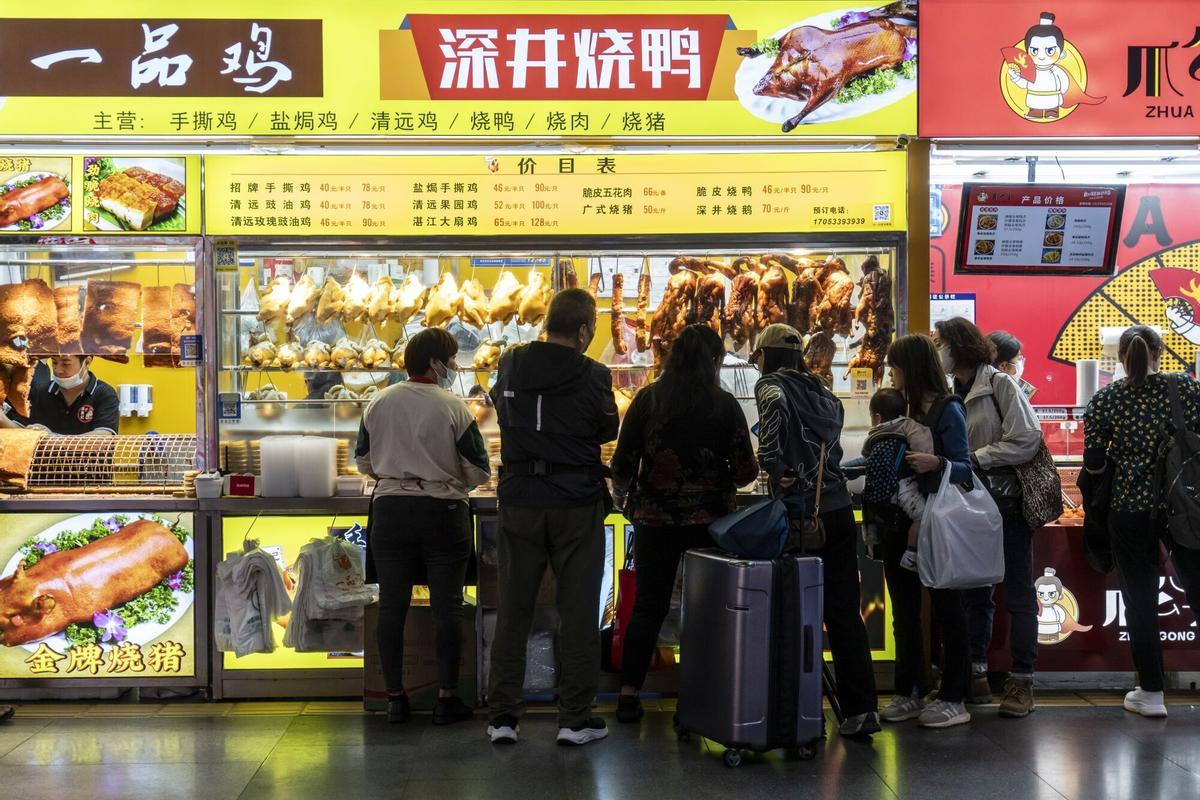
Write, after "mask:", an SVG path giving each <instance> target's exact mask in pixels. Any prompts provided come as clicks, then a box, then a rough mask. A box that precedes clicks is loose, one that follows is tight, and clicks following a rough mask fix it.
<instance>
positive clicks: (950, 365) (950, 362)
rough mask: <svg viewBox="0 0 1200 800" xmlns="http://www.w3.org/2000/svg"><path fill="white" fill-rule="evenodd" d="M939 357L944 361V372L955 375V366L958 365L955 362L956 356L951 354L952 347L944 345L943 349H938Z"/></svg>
mask: <svg viewBox="0 0 1200 800" xmlns="http://www.w3.org/2000/svg"><path fill="white" fill-rule="evenodd" d="M938 358H939V359H941V362H942V372H945V373H946V374H947V375H953V374H954V368H955V366H957V365H956V364H955V363H954V356H953V355H951V354H950V348H949V347H943V348H942V349H941V350H938Z"/></svg>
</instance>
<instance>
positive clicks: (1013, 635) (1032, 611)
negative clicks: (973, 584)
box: [964, 503, 1038, 675]
mask: <svg viewBox="0 0 1200 800" xmlns="http://www.w3.org/2000/svg"><path fill="white" fill-rule="evenodd" d="M1001 510H1002V511H1003V512H1004V608H1005V610H1006V611H1008V615H1009V617H1010V619H1011V622H1012V627H1011V629H1010V631H1009V637H1008V642H1009V650H1010V652H1011V654H1012V671H1013V672H1014V673H1015V674H1017V675H1032V674H1033V671H1034V668H1035V667H1036V666H1037V654H1038V641H1037V613H1038V606H1037V594H1036V593H1035V592H1034V589H1033V530H1031V529H1030V527H1029V525H1028V524H1027V523H1026V522H1025V516H1024V514H1022V512H1021V507H1020V503H1015V504H1013V507H1012V508H1004V506H1001ZM994 590H995V587H993V586H981V587H979V588H978V589H968V590H966V594H965V598H964V602H965V604H966V609H967V625H968V628H969V630H970V637H971V661H972V663H973V664H986V663H987V660H988V658H987V653H988V648H990V647H991V644H992V621H993V619H994V618H995V614H996V603H995V601H994V600H993V599H992V593H993V591H994Z"/></svg>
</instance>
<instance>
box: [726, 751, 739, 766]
mask: <svg viewBox="0 0 1200 800" xmlns="http://www.w3.org/2000/svg"><path fill="white" fill-rule="evenodd" d="M741 765H742V751H741V750H732V749H731V750H726V751H725V766H727V767H729V768H730V769H735V768H737V767H740V766H741Z"/></svg>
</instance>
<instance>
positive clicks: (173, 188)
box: [0, 153, 200, 236]
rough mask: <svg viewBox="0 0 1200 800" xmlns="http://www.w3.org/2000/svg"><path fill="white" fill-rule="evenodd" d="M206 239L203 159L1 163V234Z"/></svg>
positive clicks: (19, 158)
mask: <svg viewBox="0 0 1200 800" xmlns="http://www.w3.org/2000/svg"><path fill="white" fill-rule="evenodd" d="M199 232H200V157H199V156H179V157H169V156H168V157H163V156H128V155H124V154H121V155H111V156H109V155H85V156H55V155H41V154H37V155H30V154H20V153H17V154H11V155H8V154H6V155H4V156H0V234H5V233H13V234H26V235H43V234H44V235H59V234H69V233H86V234H88V235H92V234H107V233H124V234H148V235H158V236H171V235H178V234H188V233H199Z"/></svg>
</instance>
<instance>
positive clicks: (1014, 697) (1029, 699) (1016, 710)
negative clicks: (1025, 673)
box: [1000, 678, 1037, 717]
mask: <svg viewBox="0 0 1200 800" xmlns="http://www.w3.org/2000/svg"><path fill="white" fill-rule="evenodd" d="M1036 710H1037V706H1035V705H1034V704H1033V681H1031V680H1027V679H1025V678H1009V679H1008V682H1007V683H1005V684H1004V697H1002V698H1000V716H1002V717H1028V716H1029V712H1031V711H1036Z"/></svg>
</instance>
